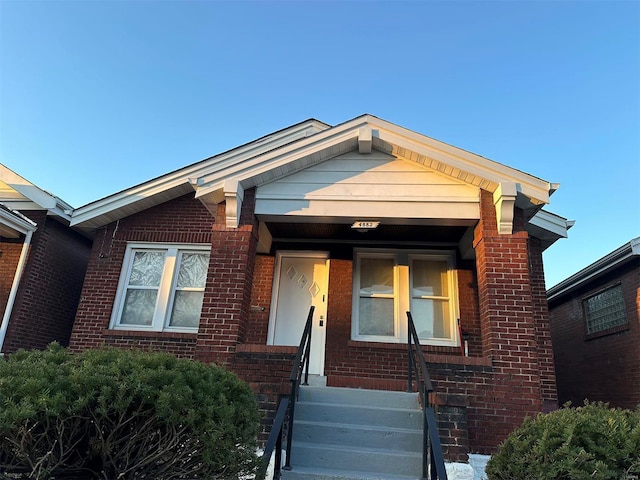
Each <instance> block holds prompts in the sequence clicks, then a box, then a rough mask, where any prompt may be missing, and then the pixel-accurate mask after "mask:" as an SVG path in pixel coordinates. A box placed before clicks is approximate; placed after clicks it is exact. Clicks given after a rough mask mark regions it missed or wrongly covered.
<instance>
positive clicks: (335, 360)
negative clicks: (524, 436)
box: [71, 115, 571, 460]
mask: <svg viewBox="0 0 640 480" xmlns="http://www.w3.org/2000/svg"><path fill="white" fill-rule="evenodd" d="M556 188H557V185H555V184H551V183H548V182H546V181H544V180H541V179H539V178H536V177H533V176H531V175H528V174H526V173H523V172H521V171H518V170H515V169H512V168H509V167H507V166H504V165H501V164H499V163H496V162H493V161H491V160H488V159H486V158H483V157H480V156H478V155H474V154H472V153H469V152H466V151H464V150H461V149H458V148H456V147H453V146H450V145H447V144H444V143H442V142H439V141H437V140H434V139H431V138H428V137H425V136H423V135H420V134H417V133H415V132H412V131H409V130H407V129H405V128H402V127H399V126H397V125H394V124H391V123H389V122H386V121H384V120H382V119H379V118H376V117H374V116H371V115H363V116H360V117H357V118H355V119H352V120H349V121H347V122H345V123H342V124H339V125H337V126H333V127H331V126H329V125H327V124H324V123H322V122H319V121H317V120H308V121H305V122H301V123H299V124H296V125H293V126H291V127H289V128H286V129H283V130H280V131H277V132H275V133H272V134H270V135H268V136H265V137H263V138H260V139H258V140H255V141H253V142H251V143H248V144H245V145H242V146H240V147H237V148H235V149H233V150H230V151H227V152H224V153H221V154H219V155H216V156H213V157H211V158H208V159H205V160H203V161H201V162H198V163H194V164H192V165H189V166H187V167H184V168H181V169H179V170H176V171H174V172H171V173H168V174H166V175H163V176H161V177H158V178H155V179H152V180H149V181H148V182H145V183H143V184H141V185H138V186H135V187H132V188H130V189H127V190H124V191H122V192H119V193H116V194H114V195H111V196H109V197H106V198H103V199H101V200H98V201H96V202H93V203H91V204H88V205H86V206H83V207H81V208H79V209H77V210H75V211H74V213H73V215H72V222H71V224H72V225H73V226H74V227H75V228H79V229H81V230H83V231H86V232H87V233H88V234H91V235H93V238H94V243H93V250H92V252H91V256H90V260H89V267H88V271H87V275H86V278H85V283H84V288H83V291H82V299H81V302H80V306H79V308H78V313H77V316H76V321H75V324H74V330H73V334H72V339H71V347H72V348H73V349H75V350H82V349H87V348H94V347H98V346H100V345H113V346H118V347H124V348H129V347H135V348H153V349H158V350H167V351H170V352H174V353H176V354H178V355H180V356H184V357H188V358H194V359H198V360H201V361H205V362H216V363H218V364H221V365H225V366H227V367H228V368H230V369H231V370H233V371H235V372H236V373H237V374H238V375H239V376H240V377H241V378H243V379H245V380H247V381H248V382H249V383H250V384H251V385H252V387H253V388H254V390H255V391H256V393H257V394H258V398H259V400H260V401H261V403H262V405H263V407H264V408H265V409H267V410H268V411H270V412H271V413H273V410H272V409H273V408H274V406H275V405H276V401H277V398H278V396H279V395H281V394H285V393H287V392H288V389H289V381H288V376H289V373H290V370H291V366H292V361H293V356H294V353H295V350H296V347H295V346H294V345H297V344H298V343H299V341H300V336H301V333H302V326H303V324H304V320H305V318H306V315H307V311H308V309H309V307H310V306H311V305H314V306H315V308H316V311H315V318H314V324H313V325H314V327H313V336H312V338H313V342H314V343H313V346H312V359H311V367H310V368H311V371H312V373H313V374H316V375H318V376H319V377H321V378H323V379H325V380H326V383H327V384H328V385H330V386H338V387H345V386H349V387H361V388H373V389H390V390H404V389H406V372H407V353H406V351H407V346H406V339H407V333H406V330H407V317H406V315H405V312H406V311H407V310H409V309H411V310H412V312H413V316H414V318H415V320H416V323H417V327H418V331H419V332H420V336H421V339H422V341H423V343H424V345H423V350H424V352H425V354H426V358H427V362H428V365H429V368H430V372H431V376H432V379H433V381H434V384H435V387H436V395H435V402H436V403H437V404H438V411H439V415H440V420H441V421H443V419H449V420H450V422H449V423H447V422H443V423H442V425H443V428H442V430H443V432H444V437H445V438H444V440H443V441H444V443H445V444H446V452H447V455H448V458H449V459H450V460H466V454H467V453H468V452H480V453H490V452H492V451H493V450H494V449H495V447H496V446H497V445H498V443H499V442H500V441H501V440H503V439H504V438H505V436H506V435H507V434H508V433H509V432H511V431H512V430H513V429H514V428H515V427H516V426H518V425H519V424H520V423H521V422H522V420H523V419H524V417H525V416H527V415H534V414H536V413H538V412H541V411H545V410H550V409H554V408H556V407H557V396H556V385H555V376H554V371H553V353H552V348H551V342H550V336H549V329H548V312H547V303H546V296H545V287H544V273H543V268H542V252H543V250H544V249H546V248H547V247H548V246H549V245H551V244H552V243H553V242H554V241H556V240H557V239H559V238H562V237H566V234H567V229H568V228H569V227H570V226H571V222H567V221H566V220H565V219H563V218H561V217H558V216H555V215H553V214H551V213H548V212H546V211H544V210H542V206H543V205H545V204H547V203H548V202H549V196H550V194H551V193H553V191H554V190H555V189H556ZM458 319H459V320H460V324H461V326H462V329H463V330H464V332H465V333H466V336H467V338H466V342H467V346H468V356H465V355H463V353H462V351H461V348H460V344H461V342H462V341H463V340H462V339H461V338H460V337H459V334H458V328H457V320H458Z"/></svg>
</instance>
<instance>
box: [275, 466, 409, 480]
mask: <svg viewBox="0 0 640 480" xmlns="http://www.w3.org/2000/svg"><path fill="white" fill-rule="evenodd" d="M281 478H282V480H420V477H419V476H418V477H416V476H415V475H410V476H407V475H398V474H391V475H387V474H383V473H372V472H362V471H360V472H359V471H355V470H338V469H335V468H312V467H294V468H293V469H292V470H283V471H282V476H281Z"/></svg>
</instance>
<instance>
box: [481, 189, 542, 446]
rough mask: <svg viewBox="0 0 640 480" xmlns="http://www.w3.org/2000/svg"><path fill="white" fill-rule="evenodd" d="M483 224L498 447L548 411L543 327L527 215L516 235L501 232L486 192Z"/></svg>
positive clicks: (493, 428) (486, 348) (484, 299)
mask: <svg viewBox="0 0 640 480" xmlns="http://www.w3.org/2000/svg"><path fill="white" fill-rule="evenodd" d="M480 217H481V218H480V222H479V223H478V225H477V226H476V229H475V237H474V248H475V250H476V264H477V271H478V296H479V304H480V322H481V330H482V349H483V354H484V355H485V356H489V357H491V358H492V361H493V367H494V376H493V385H491V387H490V388H489V389H488V390H487V396H488V397H489V398H488V404H487V405H486V406H485V408H486V411H485V414H486V418H487V420H486V421H488V422H489V425H487V426H485V428H487V432H488V433H489V432H490V433H489V434H490V435H491V436H493V438H490V439H487V446H488V447H490V448H492V447H495V446H497V444H498V443H499V442H500V441H502V440H503V439H504V437H505V436H506V435H507V434H509V433H510V432H511V431H512V430H513V429H514V428H516V427H517V426H519V425H520V424H521V423H522V420H523V419H524V418H525V416H527V415H534V414H536V413H537V412H540V411H542V397H541V382H540V362H539V358H538V355H539V353H540V352H539V349H538V333H539V332H538V329H537V327H536V321H537V320H538V319H539V314H540V312H539V311H537V310H536V307H535V306H534V302H533V297H532V295H533V294H532V279H531V274H530V266H529V256H530V252H529V237H528V234H527V232H526V231H525V230H524V228H523V221H522V212H520V211H516V215H515V219H514V228H513V232H514V233H512V234H510V235H509V234H498V230H497V222H496V213H495V207H494V205H493V197H492V195H491V194H490V193H489V192H486V191H481V198H480Z"/></svg>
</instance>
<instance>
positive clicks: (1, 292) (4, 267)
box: [0, 236, 24, 318]
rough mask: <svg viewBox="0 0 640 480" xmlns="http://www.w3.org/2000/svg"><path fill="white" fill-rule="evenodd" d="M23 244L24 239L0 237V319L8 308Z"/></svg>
mask: <svg viewBox="0 0 640 480" xmlns="http://www.w3.org/2000/svg"><path fill="white" fill-rule="evenodd" d="M23 237H24V236H23ZM23 242H24V238H21V239H16V240H13V239H8V238H3V237H0V252H1V253H0V318H2V316H3V315H4V311H5V308H6V307H7V301H8V300H9V293H10V292H11V286H12V285H13V277H14V276H15V273H16V268H18V260H19V259H20V253H21V252H22V244H23Z"/></svg>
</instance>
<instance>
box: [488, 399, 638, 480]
mask: <svg viewBox="0 0 640 480" xmlns="http://www.w3.org/2000/svg"><path fill="white" fill-rule="evenodd" d="M486 472H487V475H488V477H489V479H490V480H545V479H549V480H551V479H553V480H565V479H566V480H569V479H571V480H580V479H585V480H586V479H590V480H591V479H598V480H608V479H611V480H624V479H626V480H632V479H635V480H637V479H640V407H639V408H638V410H636V411H630V410H621V409H611V408H608V405H606V404H602V403H588V402H585V405H584V406H582V407H578V408H570V406H569V405H566V406H565V408H562V409H560V410H557V411H555V412H552V413H549V414H540V415H538V416H537V417H535V418H528V419H526V420H525V421H524V423H523V424H522V426H521V427H520V428H518V429H517V430H515V431H514V432H512V433H511V435H509V437H507V439H506V440H505V441H504V442H503V443H502V445H500V447H499V448H498V451H497V453H496V454H495V455H493V456H492V457H491V459H490V460H489V463H488V464H487V468H486Z"/></svg>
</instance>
